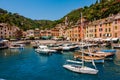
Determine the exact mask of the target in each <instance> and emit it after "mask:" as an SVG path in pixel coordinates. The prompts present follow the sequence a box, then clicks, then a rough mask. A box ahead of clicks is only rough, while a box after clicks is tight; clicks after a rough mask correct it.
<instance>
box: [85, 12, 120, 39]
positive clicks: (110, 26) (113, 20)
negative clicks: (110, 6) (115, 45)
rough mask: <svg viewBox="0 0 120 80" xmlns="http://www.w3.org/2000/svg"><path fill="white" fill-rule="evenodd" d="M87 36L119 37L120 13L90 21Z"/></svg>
mask: <svg viewBox="0 0 120 80" xmlns="http://www.w3.org/2000/svg"><path fill="white" fill-rule="evenodd" d="M85 30H86V32H85V34H86V35H85V38H86V39H94V38H101V39H106V38H119V37H120V15H119V14H118V15H115V16H110V17H108V18H104V19H100V20H97V21H93V22H89V24H88V25H87V27H86V29H85Z"/></svg>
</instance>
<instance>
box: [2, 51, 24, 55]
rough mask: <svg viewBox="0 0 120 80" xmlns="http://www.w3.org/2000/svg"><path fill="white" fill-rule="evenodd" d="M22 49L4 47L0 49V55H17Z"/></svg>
mask: <svg viewBox="0 0 120 80" xmlns="http://www.w3.org/2000/svg"><path fill="white" fill-rule="evenodd" d="M23 50H24V49H5V50H1V51H0V53H1V54H0V55H1V56H11V55H18V54H20V53H22V51H23Z"/></svg>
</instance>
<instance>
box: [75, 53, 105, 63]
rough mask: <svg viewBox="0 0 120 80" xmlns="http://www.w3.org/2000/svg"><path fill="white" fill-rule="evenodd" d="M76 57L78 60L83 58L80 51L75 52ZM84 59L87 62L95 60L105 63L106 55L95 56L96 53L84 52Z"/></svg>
mask: <svg viewBox="0 0 120 80" xmlns="http://www.w3.org/2000/svg"><path fill="white" fill-rule="evenodd" d="M74 58H75V59H77V60H81V59H82V55H81V54H80V53H79V54H77V53H75V54H74ZM83 58H84V61H85V62H92V60H94V62H95V63H104V57H102V56H94V55H91V56H90V55H88V54H85V53H84V57H83Z"/></svg>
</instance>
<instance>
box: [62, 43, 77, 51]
mask: <svg viewBox="0 0 120 80" xmlns="http://www.w3.org/2000/svg"><path fill="white" fill-rule="evenodd" d="M74 49H75V47H74V46H72V45H71V44H64V45H63V47H62V50H63V51H69V50H74Z"/></svg>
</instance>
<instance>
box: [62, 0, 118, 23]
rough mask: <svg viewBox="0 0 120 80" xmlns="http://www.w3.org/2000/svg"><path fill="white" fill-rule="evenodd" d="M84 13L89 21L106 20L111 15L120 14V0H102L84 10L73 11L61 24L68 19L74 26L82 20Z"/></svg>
mask: <svg viewBox="0 0 120 80" xmlns="http://www.w3.org/2000/svg"><path fill="white" fill-rule="evenodd" d="M81 12H82V13H83V16H84V17H86V19H87V20H88V21H93V20H98V19H102V18H106V17H108V16H110V15H114V14H117V13H119V12H120V1H119V0H101V1H100V2H98V0H97V1H96V3H95V4H92V5H90V6H89V7H88V6H85V7H84V8H79V9H76V10H73V11H71V12H70V13H68V14H67V15H65V16H64V17H63V18H62V19H60V21H61V22H63V20H64V19H65V17H66V16H67V17H68V21H69V22H72V23H73V25H74V24H75V23H76V22H77V20H78V19H79V18H80V13H81Z"/></svg>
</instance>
